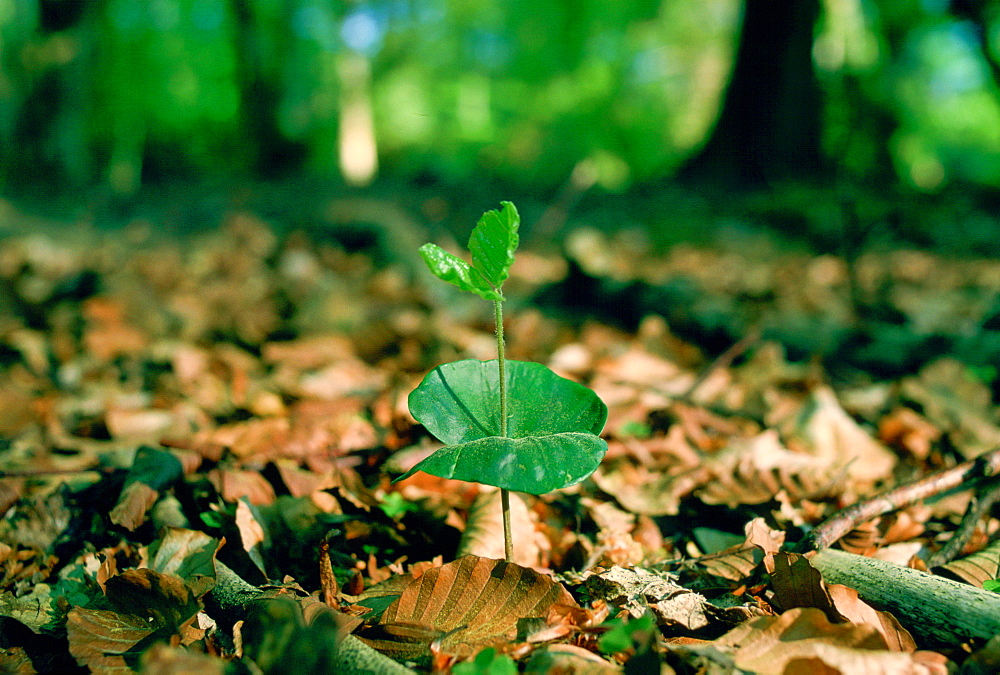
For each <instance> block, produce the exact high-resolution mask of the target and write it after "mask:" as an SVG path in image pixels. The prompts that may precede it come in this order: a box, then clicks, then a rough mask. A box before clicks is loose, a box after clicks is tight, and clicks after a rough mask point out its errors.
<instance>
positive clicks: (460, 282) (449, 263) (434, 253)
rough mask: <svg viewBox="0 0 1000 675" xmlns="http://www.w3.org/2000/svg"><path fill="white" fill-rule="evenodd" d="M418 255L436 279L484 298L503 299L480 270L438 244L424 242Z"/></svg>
mask: <svg viewBox="0 0 1000 675" xmlns="http://www.w3.org/2000/svg"><path fill="white" fill-rule="evenodd" d="M420 257H422V258H423V259H424V262H425V263H427V267H429V268H430V270H431V272H433V273H434V276H436V277H437V278H438V279H441V280H442V281H447V282H448V283H449V284H453V285H455V286H458V287H459V288H461V289H462V290H463V291H470V292H472V293H475V294H476V295H478V296H479V297H481V298H483V299H484V300H503V295H501V294H500V292H499V291H498V290H496V289H494V288H493V287H492V286H490V282H489V281H488V280H487V279H486V277H485V276H483V273H482V272H480V271H479V270H476V269H474V268H473V267H472V265H470V264H469V263H467V262H465V261H464V260H462V259H461V258H459V257H458V256H454V255H452V254H451V253H448V252H447V251H445V250H444V249H443V248H441V247H440V246H438V245H436V244H424V245H423V246H421V247H420Z"/></svg>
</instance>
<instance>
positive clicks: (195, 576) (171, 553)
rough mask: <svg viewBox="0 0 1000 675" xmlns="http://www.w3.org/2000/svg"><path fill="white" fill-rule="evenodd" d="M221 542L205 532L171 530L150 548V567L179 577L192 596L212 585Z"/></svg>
mask: <svg viewBox="0 0 1000 675" xmlns="http://www.w3.org/2000/svg"><path fill="white" fill-rule="evenodd" d="M220 546H221V543H220V542H219V540H218V539H213V538H212V537H210V536H208V535H207V534H205V533H204V532H198V531H197V530H184V529H179V528H170V529H169V530H167V531H166V533H165V534H164V536H163V537H162V538H161V539H158V540H157V541H155V542H153V544H152V545H151V546H150V554H151V555H152V560H151V561H150V563H149V566H150V568H152V569H154V570H156V571H157V572H162V573H164V574H172V575H176V576H178V577H180V578H181V579H183V580H184V582H185V584H187V586H188V588H190V589H191V591H192V593H194V595H195V597H199V598H200V597H201V596H203V595H204V594H205V593H207V592H208V591H210V590H212V588H213V587H214V586H215V553H216V552H217V551H218V550H219V547H220Z"/></svg>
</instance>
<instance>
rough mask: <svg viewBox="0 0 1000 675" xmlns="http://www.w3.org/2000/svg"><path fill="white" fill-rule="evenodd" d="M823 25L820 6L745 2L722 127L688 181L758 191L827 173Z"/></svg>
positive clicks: (807, 1) (778, 0) (797, 0)
mask: <svg viewBox="0 0 1000 675" xmlns="http://www.w3.org/2000/svg"><path fill="white" fill-rule="evenodd" d="M818 17H819V2H818V0H746V3H745V6H744V14H743V25H742V28H741V30H740V38H739V40H740V41H739V47H738V49H737V52H736V59H735V64H734V67H733V74H732V76H731V78H730V81H729V87H728V89H727V90H726V94H725V97H724V100H723V104H722V108H721V111H720V114H719V119H718V121H717V122H716V125H715V128H714V130H713V131H712V132H711V134H710V136H709V139H708V141H707V142H706V143H705V145H704V146H703V147H702V149H701V150H700V151H699V152H698V153H697V154H695V155H694V156H693V157H692V158H691V160H689V161H688V163H687V164H686V165H685V166H684V168H683V169H682V170H681V178H688V179H691V180H696V181H698V180H708V181H712V182H722V183H724V184H736V185H745V186H753V185H759V184H762V183H766V182H768V181H771V180H775V179H782V178H788V177H795V178H802V177H808V176H814V175H816V174H817V173H818V172H819V171H820V170H821V169H822V167H823V159H822V154H821V150H820V142H821V139H820V132H821V125H822V119H821V118H822V110H821V104H822V101H821V97H820V91H819V87H818V84H817V82H816V77H815V73H814V72H813V63H812V47H813V37H814V29H815V23H816V20H817V18H818Z"/></svg>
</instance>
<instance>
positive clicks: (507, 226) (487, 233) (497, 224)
mask: <svg viewBox="0 0 1000 675" xmlns="http://www.w3.org/2000/svg"><path fill="white" fill-rule="evenodd" d="M500 206H501V210H500V211H487V212H486V213H484V214H483V217H482V218H480V219H479V222H478V223H476V227H475V228H474V229H473V230H472V235H471V236H470V237H469V251H470V252H471V253H472V266H473V267H474V268H475V269H477V270H479V271H480V272H481V273H482V274H483V276H484V277H486V280H487V281H489V282H490V284H492V286H493V288H495V289H497V290H500V287H501V286H503V282H505V281H506V280H507V276H508V275H509V273H510V266H511V265H513V264H514V251H515V250H517V244H518V236H517V228H518V227H519V226H520V224H521V217H520V216H519V215H518V213H517V209H516V208H515V207H514V205H513V204H512V203H510V202H500Z"/></svg>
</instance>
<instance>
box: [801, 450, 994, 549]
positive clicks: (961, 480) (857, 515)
mask: <svg viewBox="0 0 1000 675" xmlns="http://www.w3.org/2000/svg"><path fill="white" fill-rule="evenodd" d="M998 474H1000V448H998V449H996V450H991V451H990V452H987V453H985V454H983V455H980V456H979V457H977V458H976V459H973V460H969V461H967V462H962V463H961V464H958V465H956V466H953V467H952V468H950V469H945V470H943V471H938V472H937V473H933V474H931V475H929V476H926V477H924V478H921V479H919V480H916V481H913V482H912V483H907V484H906V485H901V486H899V487H897V488H894V489H892V490H889V491H888V492H884V493H882V494H880V495H876V496H875V497H872V498H871V499H866V500H864V501H860V502H858V503H857V504H852V505H851V506H848V507H847V508H845V509H841V510H840V511H838V512H837V513H835V514H833V515H832V516H830V517H829V518H827V519H826V520H825V521H823V522H822V523H820V524H819V525H818V526H817V527H816V528H815V529H814V530H813V531H812V532H810V533H809V534H807V535H806V536H805V538H803V540H802V541H801V542H800V543H799V545H798V546H797V547H796V548H797V550H798V551H799V552H800V553H806V552H808V551H820V550H823V549H825V548H828V547H830V546H832V545H833V544H835V543H836V542H837V540H839V539H840V538H841V537H843V536H844V535H846V534H847V533H849V532H850V531H851V530H853V529H855V528H856V527H858V526H859V525H861V524H863V523H866V522H868V521H869V520H872V519H874V518H878V517H879V516H882V515H885V514H886V513H892V512H893V511H899V510H901V509H905V508H906V507H908V506H912V505H913V504H916V503H917V502H920V501H923V500H924V499H927V498H928V497H933V496H936V495H941V494H943V493H945V492H949V491H951V490H954V489H956V488H965V487H968V488H972V487H975V486H976V484H977V483H979V482H980V481H981V480H982V479H987V478H995V477H996V476H997V475H998Z"/></svg>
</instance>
